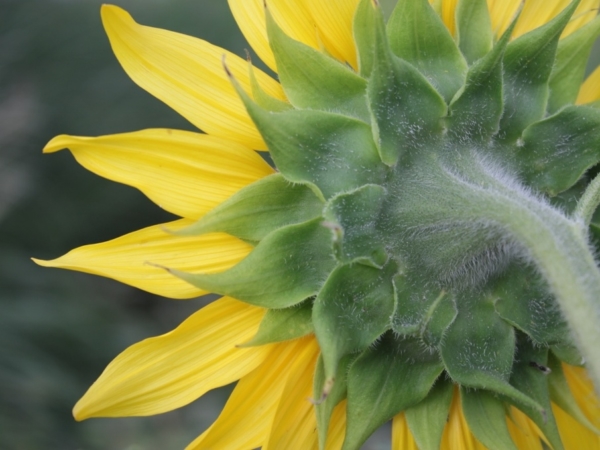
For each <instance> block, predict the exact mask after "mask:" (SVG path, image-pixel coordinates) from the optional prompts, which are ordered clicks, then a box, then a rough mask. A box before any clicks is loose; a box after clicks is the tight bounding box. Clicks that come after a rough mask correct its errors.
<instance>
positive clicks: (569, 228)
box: [394, 154, 600, 392]
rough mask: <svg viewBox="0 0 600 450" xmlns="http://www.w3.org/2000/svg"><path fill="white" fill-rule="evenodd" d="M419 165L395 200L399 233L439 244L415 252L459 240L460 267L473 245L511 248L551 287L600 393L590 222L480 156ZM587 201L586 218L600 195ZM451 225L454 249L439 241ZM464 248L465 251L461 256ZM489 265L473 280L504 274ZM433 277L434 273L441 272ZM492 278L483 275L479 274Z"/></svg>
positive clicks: (597, 290) (598, 304)
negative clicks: (558, 206)
mask: <svg viewBox="0 0 600 450" xmlns="http://www.w3.org/2000/svg"><path fill="white" fill-rule="evenodd" d="M421 163H422V162H421ZM417 165H418V166H420V168H421V170H419V167H416V168H415V167H413V168H411V170H412V173H413V174H416V175H415V176H413V177H412V178H411V177H410V176H409V175H407V176H406V177H405V178H403V180H404V181H403V182H402V184H401V185H398V187H397V190H396V192H398V194H397V195H394V207H395V210H396V211H395V212H396V216H395V217H396V219H395V220H398V222H399V223H401V228H403V229H408V230H416V232H415V233H416V236H418V237H421V236H422V235H426V234H427V233H430V235H431V236H430V237H428V238H427V239H431V241H430V242H432V243H433V244H435V245H431V246H429V247H427V244H428V241H427V240H426V239H425V240H422V241H419V243H418V245H417V246H415V248H416V250H414V252H415V253H418V252H422V253H432V252H435V251H436V248H439V247H446V248H450V249H452V248H453V247H452V246H453V244H454V242H455V241H456V236H459V238H460V239H462V240H461V245H459V246H458V247H457V246H455V247H456V248H457V249H456V251H455V259H456V261H459V260H460V257H461V252H462V253H463V254H466V253H468V251H469V249H468V246H471V248H475V249H477V248H481V247H483V246H484V244H485V243H486V242H488V241H489V242H488V244H487V245H492V246H493V241H494V240H496V241H498V239H500V240H502V239H504V240H506V241H507V242H509V243H511V244H510V245H511V246H512V248H513V250H512V255H513V257H515V256H519V255H520V256H521V257H525V258H527V259H528V260H530V261H531V262H532V263H533V264H534V265H535V266H536V267H537V268H538V270H539V272H540V274H541V275H542V276H543V277H544V278H545V280H546V281H547V284H548V286H549V288H550V290H551V292H552V293H553V294H554V296H555V298H556V300H557V302H558V304H559V306H560V308H561V310H562V312H563V315H564V317H565V318H566V320H567V322H568V323H569V325H570V328H571V330H572V334H573V336H574V338H575V342H576V344H577V345H578V347H579V350H580V351H581V353H582V355H583V356H584V358H585V361H586V366H587V368H588V371H589V373H590V375H591V377H592V379H593V380H594V383H595V385H596V388H597V390H598V391H599V392H600V345H598V343H600V270H599V269H598V266H597V264H596V261H595V260H594V256H593V254H592V251H591V249H590V246H589V243H588V238H587V223H586V222H585V220H584V221H582V220H581V218H580V217H577V218H575V219H572V218H570V217H567V216H566V215H565V214H564V213H562V212H561V211H559V210H558V209H556V208H554V207H552V206H551V205H550V204H549V203H548V202H547V201H546V200H544V199H543V198H540V197H538V196H536V195H534V194H532V193H531V192H530V191H529V190H528V189H527V188H525V187H523V186H522V185H521V184H520V183H519V182H518V181H516V180H515V179H514V178H512V177H511V176H509V175H507V174H506V172H505V171H503V170H502V169H501V168H498V167H497V166H495V165H494V164H491V163H490V162H489V161H483V160H481V159H479V158H478V156H477V155H476V154H470V155H462V156H460V155H459V157H457V158H454V159H453V160H450V161H448V160H446V161H445V162H442V161H440V160H431V159H430V160H428V161H427V162H426V163H425V164H417ZM415 169H416V170H415ZM594 183H596V180H594ZM599 183H600V182H599ZM597 190H598V189H596V191H597ZM589 196H590V199H589V200H585V202H582V203H584V204H585V205H591V206H589V207H588V206H583V207H582V208H581V209H582V211H583V212H582V216H584V217H588V216H589V215H590V213H589V210H591V209H592V208H595V207H594V206H593V205H594V202H596V201H597V200H596V198H597V196H598V194H597V193H596V192H594V194H589ZM412 199H416V201H415V200H412ZM453 224H455V225H453ZM453 226H455V227H456V229H458V230H460V233H454V234H452V233H450V234H448V236H451V237H452V239H451V240H448V242H445V241H443V240H440V238H439V236H442V238H443V231H442V234H439V233H440V231H438V230H448V229H452V227H453ZM482 230H483V231H482ZM436 233H438V234H436ZM436 236H437V237H436ZM499 236H500V238H499ZM464 243H466V246H465V245H464ZM461 246H462V247H466V248H465V249H463V250H461V249H460V248H459V247H461ZM421 249H422V250H421ZM515 252H516V254H515ZM509 257H510V255H509ZM489 258H490V257H488V259H489ZM484 259H485V257H484V258H480V259H478V260H477V261H478V262H477V264H472V265H471V266H468V267H467V269H468V270H471V271H472V272H473V273H475V272H476V270H477V269H479V268H480V267H482V266H485V264H486V263H487V264H488V266H489V265H490V264H491V267H492V270H490V271H489V272H487V273H493V271H494V270H501V268H500V266H499V265H497V266H496V267H497V269H493V267H494V264H496V263H494V261H491V260H490V261H491V262H490V261H484ZM497 264H500V265H501V263H497ZM444 265H445V266H446V265H448V264H447V261H446V262H445V263H444ZM431 270H433V271H434V272H433V273H435V271H436V270H437V267H435V266H432V269H431ZM441 276H442V277H443V274H441ZM476 276H477V274H476V273H475V275H474V277H476ZM487 276H488V275H486V273H483V271H482V274H480V275H479V277H480V278H481V277H484V278H485V277H487Z"/></svg>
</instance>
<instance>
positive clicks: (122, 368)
mask: <svg viewBox="0 0 600 450" xmlns="http://www.w3.org/2000/svg"><path fill="white" fill-rule="evenodd" d="M263 315H264V310H263V309H261V308H256V307H254V306H250V305H246V304H244V303H242V302H239V301H237V300H234V299H232V298H226V297H224V298H221V299H220V300H217V301H215V302H213V303H211V304H210V305H208V306H206V307H204V308H202V309H201V310H200V311H198V312H196V313H195V314H193V315H192V316H190V317H189V318H188V319H186V320H185V321H184V322H183V323H182V324H181V325H179V326H178V327H177V328H176V329H174V330H173V331H171V332H169V333H167V334H163V335H162V336H158V337H153V338H150V339H146V340H144V341H141V342H138V343H137V344H134V345H132V346H131V347H129V348H128V349H126V350H125V351H124V352H123V353H121V354H120V355H119V356H117V357H116V358H115V359H114V360H113V361H112V362H111V363H110V364H109V365H108V366H107V367H106V369H105V370H104V372H103V373H102V375H100V378H98V380H96V382H95V383H94V384H93V385H92V386H91V387H90V388H89V390H88V391H87V392H86V393H85V395H84V396H83V398H81V400H79V402H77V404H76V405H75V408H74V410H73V413H74V415H75V418H76V419H77V420H83V419H87V418H89V417H123V416H149V415H153V414H160V413H162V412H166V411H171V410H173V409H176V408H179V407H181V406H183V405H186V404H188V403H190V402H192V401H194V400H196V399H197V398H198V397H200V396H202V395H203V394H205V393H206V392H207V391H209V390H211V389H214V388H217V387H219V386H224V385H226V384H229V383H231V382H233V381H236V380H238V379H240V378H241V377H243V376H244V375H246V374H247V373H249V372H251V371H252V370H254V369H255V368H256V367H257V366H258V365H260V364H261V363H262V362H263V361H264V360H265V358H266V357H267V355H268V354H269V352H270V351H271V350H272V347H271V346H263V347H253V348H244V349H241V348H237V347H236V345H237V344H240V343H242V342H245V341H246V340H247V339H249V338H251V337H252V336H253V334H254V333H255V332H256V330H257V329H258V325H259V323H260V321H261V319H262V317H263Z"/></svg>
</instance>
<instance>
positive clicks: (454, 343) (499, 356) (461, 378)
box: [441, 293, 515, 389]
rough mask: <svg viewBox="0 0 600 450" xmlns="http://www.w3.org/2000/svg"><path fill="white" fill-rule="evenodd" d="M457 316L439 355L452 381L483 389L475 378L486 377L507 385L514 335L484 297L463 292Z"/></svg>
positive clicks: (511, 361) (491, 303)
mask: <svg viewBox="0 0 600 450" xmlns="http://www.w3.org/2000/svg"><path fill="white" fill-rule="evenodd" d="M457 308H458V315H457V317H456V319H455V320H454V322H453V323H452V324H451V325H450V326H449V327H448V329H447V330H446V335H445V338H444V340H443V342H442V346H441V355H442V359H443V360H444V364H445V365H446V370H447V371H448V373H449V374H450V376H451V377H452V379H453V380H455V381H456V382H458V383H460V384H464V385H466V386H468V387H474V388H483V389H486V386H485V384H481V383H480V382H479V381H478V379H479V377H480V375H482V376H483V375H484V374H489V375H491V376H493V377H495V378H497V379H498V380H504V381H506V382H508V379H509V377H510V373H511V369H512V365H513V359H514V350H515V333H514V330H513V328H512V327H511V326H510V325H509V324H507V323H506V322H504V321H503V320H502V319H501V318H500V317H499V316H498V315H497V314H496V312H495V310H494V304H493V302H492V300H491V299H490V298H489V297H487V296H483V295H482V296H477V295H476V294H468V293H465V294H463V295H462V296H461V297H459V298H457Z"/></svg>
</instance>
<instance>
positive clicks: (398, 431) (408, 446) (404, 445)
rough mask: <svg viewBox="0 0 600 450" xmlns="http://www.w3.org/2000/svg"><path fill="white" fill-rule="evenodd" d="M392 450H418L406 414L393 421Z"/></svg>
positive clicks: (396, 417) (399, 415)
mask: <svg viewBox="0 0 600 450" xmlns="http://www.w3.org/2000/svg"><path fill="white" fill-rule="evenodd" d="M392 450H418V447H417V443H416V442H415V439H414V438H413V436H412V434H411V432H410V429H409V428H408V423H407V422H406V416H405V415H404V413H400V414H398V415H396V416H394V420H392Z"/></svg>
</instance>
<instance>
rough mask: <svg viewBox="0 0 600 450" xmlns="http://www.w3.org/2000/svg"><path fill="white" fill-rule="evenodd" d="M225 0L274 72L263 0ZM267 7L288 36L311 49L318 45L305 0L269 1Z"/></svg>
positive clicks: (261, 56)
mask: <svg viewBox="0 0 600 450" xmlns="http://www.w3.org/2000/svg"><path fill="white" fill-rule="evenodd" d="M228 1H229V8H230V9H231V12H232V13H233V17H234V18H235V20H236V22H237V24H238V26H239V27H240V30H241V31H242V33H243V34H244V36H245V37H246V39H247V40H248V42H249V43H250V45H251V46H252V48H253V49H254V51H255V52H256V54H257V55H258V56H259V58H260V59H262V60H263V62H264V63H265V64H266V65H267V66H269V67H270V68H271V69H273V70H275V71H277V67H276V65H275V57H274V56H273V52H272V51H271V47H270V46H269V39H268V38H267V26H266V21H265V6H264V0H228ZM328 1H329V0H328ZM268 7H269V11H270V12H271V14H272V15H273V18H274V19H275V21H276V22H277V23H278V24H279V26H280V27H281V28H282V30H283V31H284V32H285V33H286V34H287V35H288V36H290V37H291V38H293V39H296V40H297V41H300V42H303V43H305V44H306V45H309V46H311V47H313V48H316V49H319V48H320V44H319V39H318V36H317V31H316V25H315V23H314V20H313V18H312V15H311V13H310V9H309V8H308V6H307V4H306V0H269V2H268Z"/></svg>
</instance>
